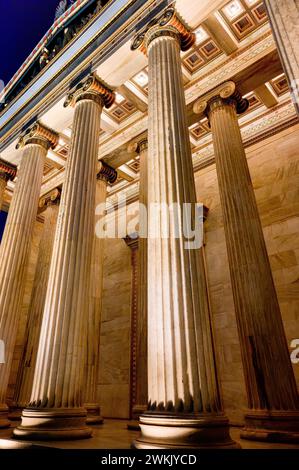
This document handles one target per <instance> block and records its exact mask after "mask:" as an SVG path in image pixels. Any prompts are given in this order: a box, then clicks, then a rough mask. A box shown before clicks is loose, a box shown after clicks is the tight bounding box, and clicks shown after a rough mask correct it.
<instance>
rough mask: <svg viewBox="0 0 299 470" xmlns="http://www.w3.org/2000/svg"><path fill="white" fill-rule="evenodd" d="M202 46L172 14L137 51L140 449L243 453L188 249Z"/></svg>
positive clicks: (195, 253)
mask: <svg viewBox="0 0 299 470" xmlns="http://www.w3.org/2000/svg"><path fill="white" fill-rule="evenodd" d="M194 40H195V37H194V35H193V34H191V33H190V32H189V31H188V29H187V28H186V26H185V25H184V24H183V23H182V21H181V20H180V19H179V18H178V16H177V15H176V13H175V11H174V10H173V9H172V8H169V9H167V11H166V12H165V13H164V14H163V15H162V17H160V18H159V19H158V20H157V22H156V23H155V24H153V23H152V22H151V24H150V26H149V29H148V30H147V31H146V33H145V34H142V35H141V36H138V37H137V38H136V39H135V40H134V42H133V44H132V48H133V49H137V48H141V49H142V50H143V51H146V52H147V54H148V72H149V85H148V89H149V100H148V102H149V109H148V207H149V217H148V230H149V236H148V240H147V242H148V291H147V298H148V304H147V305H148V309H147V310H148V399H149V403H148V409H147V411H146V412H145V413H144V414H142V415H141V416H140V428H141V436H140V437H139V438H138V439H137V440H136V441H135V442H134V444H133V445H134V446H135V447H137V448H187V447H191V448H195V447H196V448H205V447H209V448H211V447H221V448H229V447H231V448H232V447H236V443H234V442H233V441H232V440H231V438H230V435H229V426H228V419H227V418H226V416H225V415H224V413H223V409H222V406H221V401H220V394H219V387H218V382H217V377H216V366H215V357H214V348H213V340H212V331H211V324H210V318H209V309H208V299H207V296H206V292H205V283H204V273H203V271H202V269H201V263H200V253H199V251H200V244H198V245H196V246H190V245H189V244H188V242H187V238H188V236H187V235H188V234H186V236H184V229H185V228H186V226H185V225H184V224H183V223H182V212H183V209H185V210H186V209H187V207H189V208H190V207H191V209H192V211H191V214H190V215H191V219H192V220H191V226H192V227H195V226H196V223H195V219H196V217H197V210H196V206H197V203H196V194H195V182H194V173H193V166H192V155H191V147H190V139H189V131H188V125H187V117H186V103H185V96H184V87H183V80H182V70H181V60H180V49H182V50H187V49H188V48H189V47H190V46H191V45H192V44H193V43H194ZM173 204H178V205H179V209H178V211H176V210H175V209H174V210H171V205H173ZM185 204H188V206H186V205H185ZM157 207H160V208H161V210H162V212H160V213H159V211H158V210H155V209H156V208H157ZM163 208H164V210H163ZM165 208H166V215H164V214H165ZM178 221H179V223H177V222H178ZM167 225H168V228H169V236H167V232H166V228H167Z"/></svg>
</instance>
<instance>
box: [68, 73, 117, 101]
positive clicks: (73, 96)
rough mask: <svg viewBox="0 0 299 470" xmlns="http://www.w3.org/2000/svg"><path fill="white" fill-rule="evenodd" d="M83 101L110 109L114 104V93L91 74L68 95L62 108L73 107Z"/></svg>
mask: <svg viewBox="0 0 299 470" xmlns="http://www.w3.org/2000/svg"><path fill="white" fill-rule="evenodd" d="M84 99H89V100H94V101H95V102H97V103H99V104H100V105H101V106H103V107H104V106H105V107H106V108H110V107H111V106H112V104H113V103H114V100H115V93H114V92H113V91H112V90H110V89H109V88H108V87H107V86H106V85H105V84H103V83H102V82H101V81H100V79H99V78H98V77H97V75H96V74H91V75H89V76H88V77H87V78H86V79H85V80H84V81H82V82H80V83H79V84H78V85H77V86H76V88H75V90H73V91H71V92H70V93H69V95H68V96H67V98H66V100H65V102H64V105H63V106H64V107H65V108H66V107H68V106H75V104H76V103H77V102H78V101H80V100H84Z"/></svg>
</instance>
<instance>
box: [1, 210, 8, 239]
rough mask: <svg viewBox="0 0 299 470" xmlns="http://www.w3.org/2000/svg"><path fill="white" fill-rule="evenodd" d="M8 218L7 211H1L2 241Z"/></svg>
mask: <svg viewBox="0 0 299 470" xmlns="http://www.w3.org/2000/svg"><path fill="white" fill-rule="evenodd" d="M6 219H7V212H3V211H0V241H1V239H2V235H3V231H4V227H5V222H6Z"/></svg>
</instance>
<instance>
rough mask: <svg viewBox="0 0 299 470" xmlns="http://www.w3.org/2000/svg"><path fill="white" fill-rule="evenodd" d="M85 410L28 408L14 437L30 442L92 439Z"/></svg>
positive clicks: (24, 411)
mask: <svg viewBox="0 0 299 470" xmlns="http://www.w3.org/2000/svg"><path fill="white" fill-rule="evenodd" d="M91 435H92V431H91V429H90V428H88V427H87V426H86V410H85V409H84V408H52V409H50V408H40V409H38V408H26V409H25V410H23V412H22V422H21V424H20V426H18V427H17V428H15V429H14V431H13V437H15V438H16V439H29V440H36V441H39V440H45V441H53V440H54V441H58V440H72V439H85V438H87V437H91Z"/></svg>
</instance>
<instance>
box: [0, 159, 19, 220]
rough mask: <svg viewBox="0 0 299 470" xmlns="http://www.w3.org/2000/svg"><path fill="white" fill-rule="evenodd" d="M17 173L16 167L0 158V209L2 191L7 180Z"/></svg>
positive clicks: (2, 196)
mask: <svg viewBox="0 0 299 470" xmlns="http://www.w3.org/2000/svg"><path fill="white" fill-rule="evenodd" d="M16 174H17V168H16V166H15V165H12V164H11V163H8V162H5V161H4V160H2V159H1V158H0V211H1V207H2V204H3V200H4V193H5V189H6V186H7V181H8V180H14V179H15V177H16Z"/></svg>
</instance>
